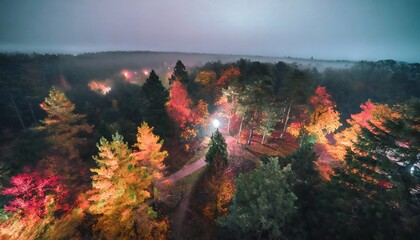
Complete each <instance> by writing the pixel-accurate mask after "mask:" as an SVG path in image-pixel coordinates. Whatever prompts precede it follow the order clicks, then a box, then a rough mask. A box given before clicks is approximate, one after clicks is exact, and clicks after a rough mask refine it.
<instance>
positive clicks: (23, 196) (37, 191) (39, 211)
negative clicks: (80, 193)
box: [1, 168, 69, 218]
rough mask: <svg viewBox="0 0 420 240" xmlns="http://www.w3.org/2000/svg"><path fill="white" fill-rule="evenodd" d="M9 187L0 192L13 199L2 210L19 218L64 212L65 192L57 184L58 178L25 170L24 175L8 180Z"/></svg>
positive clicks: (66, 206) (66, 208) (65, 206)
mask: <svg viewBox="0 0 420 240" xmlns="http://www.w3.org/2000/svg"><path fill="white" fill-rule="evenodd" d="M10 183H11V185H12V186H11V187H9V188H7V189H5V190H4V191H2V192H1V194H3V195H9V196H12V197H14V199H13V200H12V201H10V202H9V204H8V205H5V206H4V209H5V210H6V211H9V212H15V213H18V214H19V215H21V216H35V215H36V216H38V217H40V218H42V217H45V216H46V215H47V214H48V213H49V211H50V210H51V208H52V207H53V208H52V210H53V211H66V210H68V209H69V206H68V204H67V203H66V202H65V199H66V196H67V191H66V190H65V189H63V187H62V186H61V184H60V183H59V177H58V176H43V175H42V174H41V173H40V172H38V171H29V169H27V168H26V169H25V172H24V173H21V174H19V175H17V176H14V177H12V178H11V180H10Z"/></svg>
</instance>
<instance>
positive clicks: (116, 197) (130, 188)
mask: <svg viewBox="0 0 420 240" xmlns="http://www.w3.org/2000/svg"><path fill="white" fill-rule="evenodd" d="M98 149H99V153H98V155H97V156H95V157H94V160H95V161H96V163H97V164H98V168H94V169H91V171H92V172H94V173H96V174H95V175H93V176H92V181H93V182H92V186H93V190H92V191H91V193H90V198H89V200H90V201H91V206H90V208H89V210H90V211H91V213H93V214H97V215H98V222H97V223H96V224H95V225H94V230H95V231H97V232H99V235H100V236H101V237H103V238H105V239H163V238H164V236H165V235H166V232H167V223H166V222H165V221H159V220H158V219H157V213H156V212H155V211H153V209H152V208H151V207H149V205H148V204H147V202H146V200H148V199H149V198H150V196H151V194H150V192H149V191H148V188H149V186H150V184H151V181H152V175H150V174H149V173H148V172H147V167H145V166H144V165H142V164H139V163H138V162H137V160H136V158H135V156H134V155H133V154H132V152H131V150H130V149H129V147H128V145H127V143H125V142H124V140H123V138H122V136H121V135H119V134H118V133H116V134H115V135H113V136H112V141H111V142H109V141H108V140H106V139H105V138H102V139H101V140H100V143H99V144H98Z"/></svg>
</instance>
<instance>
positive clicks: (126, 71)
mask: <svg viewBox="0 0 420 240" xmlns="http://www.w3.org/2000/svg"><path fill="white" fill-rule="evenodd" d="M121 74H122V75H123V76H124V77H125V80H129V79H130V78H131V77H132V76H133V73H131V72H130V71H128V70H122V71H121Z"/></svg>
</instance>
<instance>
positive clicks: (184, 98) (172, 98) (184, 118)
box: [166, 81, 192, 128]
mask: <svg viewBox="0 0 420 240" xmlns="http://www.w3.org/2000/svg"><path fill="white" fill-rule="evenodd" d="M191 104H192V101H191V99H190V98H189V97H188V92H187V90H186V89H185V87H184V86H183V85H182V83H181V82H179V81H174V82H173V83H172V87H171V91H170V92H169V101H168V103H167V108H166V109H167V111H168V115H169V117H170V118H171V119H172V120H173V121H174V122H175V123H176V124H177V125H178V126H179V127H180V128H184V127H185V125H186V124H187V122H189V121H191V120H192V119H191Z"/></svg>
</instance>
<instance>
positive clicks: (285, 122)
mask: <svg viewBox="0 0 420 240" xmlns="http://www.w3.org/2000/svg"><path fill="white" fill-rule="evenodd" d="M291 108H292V100H290V104H289V109H288V110H287V115H286V120H285V121H284V127H283V132H282V133H281V135H280V138H283V136H284V133H285V132H286V129H287V122H288V121H289V116H290V109H291Z"/></svg>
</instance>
